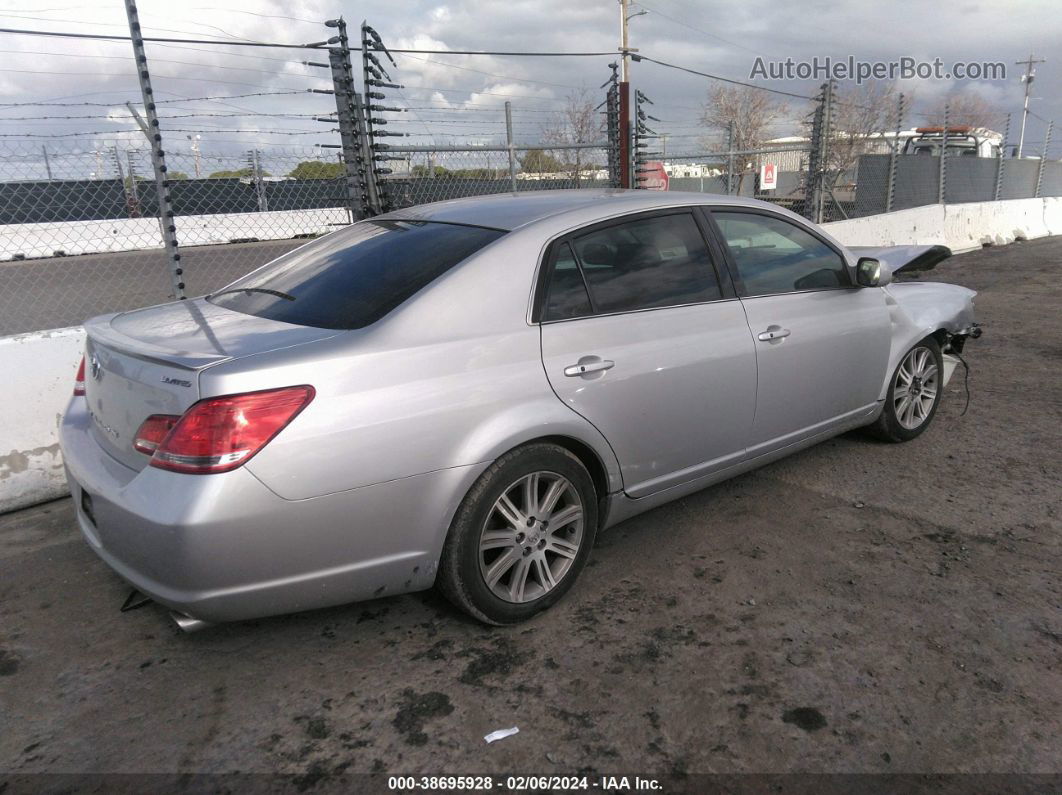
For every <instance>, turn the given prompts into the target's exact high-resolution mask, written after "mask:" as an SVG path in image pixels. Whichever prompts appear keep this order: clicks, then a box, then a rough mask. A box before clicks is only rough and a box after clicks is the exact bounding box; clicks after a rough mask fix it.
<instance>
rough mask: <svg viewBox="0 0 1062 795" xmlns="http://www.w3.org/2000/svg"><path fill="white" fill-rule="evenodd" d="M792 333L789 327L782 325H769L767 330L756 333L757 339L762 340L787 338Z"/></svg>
mask: <svg viewBox="0 0 1062 795" xmlns="http://www.w3.org/2000/svg"><path fill="white" fill-rule="evenodd" d="M792 333H793V332H791V331H790V330H789V329H787V328H782V327H781V326H768V327H767V330H766V331H761V332H760V333H759V334H757V335H756V339H758V340H759V341H760V342H770V341H771V340H780V339H785V338H786V337H788V336H789V335H790V334H792Z"/></svg>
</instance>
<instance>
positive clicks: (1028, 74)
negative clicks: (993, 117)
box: [1014, 53, 1045, 158]
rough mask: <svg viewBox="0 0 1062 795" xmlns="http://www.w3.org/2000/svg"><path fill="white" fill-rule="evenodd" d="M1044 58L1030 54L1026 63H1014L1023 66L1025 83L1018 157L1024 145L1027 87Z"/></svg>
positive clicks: (1027, 112) (1027, 108) (1027, 116)
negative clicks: (1037, 65)
mask: <svg viewBox="0 0 1062 795" xmlns="http://www.w3.org/2000/svg"><path fill="white" fill-rule="evenodd" d="M1044 62H1045V59H1044V58H1037V57H1035V56H1034V55H1033V54H1032V53H1029V59H1028V60H1027V61H1015V62H1014V65H1015V66H1024V67H1025V74H1023V75H1022V76H1021V81H1022V82H1023V83H1025V105H1024V107H1023V109H1022V112H1021V133H1020V134H1019V135H1018V157H1019V158H1020V157H1021V149H1022V146H1024V144H1025V122H1026V120H1027V119H1028V118H1029V86H1031V85H1032V81H1033V78H1034V77H1036V64H1038V63H1044Z"/></svg>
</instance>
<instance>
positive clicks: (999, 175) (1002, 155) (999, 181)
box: [992, 113, 1010, 201]
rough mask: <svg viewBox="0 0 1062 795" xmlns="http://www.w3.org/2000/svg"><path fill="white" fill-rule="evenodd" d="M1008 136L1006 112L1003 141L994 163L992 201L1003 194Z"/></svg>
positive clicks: (1008, 125)
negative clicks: (994, 184)
mask: <svg viewBox="0 0 1062 795" xmlns="http://www.w3.org/2000/svg"><path fill="white" fill-rule="evenodd" d="M1009 138H1010V114H1009V113H1008V114H1007V121H1006V124H1004V125H1003V141H1002V142H1001V143H1000V145H999V160H998V161H997V163H996V190H995V192H994V193H993V194H992V199H993V200H994V201H999V197H1000V196H1001V195H1002V194H1003V168H1004V165H1003V164H1004V163H1005V162H1006V159H1007V140H1008V139H1009Z"/></svg>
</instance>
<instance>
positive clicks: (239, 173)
mask: <svg viewBox="0 0 1062 795" xmlns="http://www.w3.org/2000/svg"><path fill="white" fill-rule="evenodd" d="M253 176H254V169H253V168H251V167H250V166H248V167H247V168H238V169H236V170H222V171H214V172H212V173H210V174H207V179H248V178H249V177H253ZM258 176H259V177H269V176H272V175H271V174H270V173H269V172H268V171H263V170H262V169H258Z"/></svg>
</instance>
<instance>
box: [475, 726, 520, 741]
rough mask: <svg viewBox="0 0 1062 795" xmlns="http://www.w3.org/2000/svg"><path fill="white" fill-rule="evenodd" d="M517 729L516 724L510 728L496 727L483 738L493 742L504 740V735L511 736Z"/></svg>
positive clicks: (518, 729)
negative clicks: (496, 728)
mask: <svg viewBox="0 0 1062 795" xmlns="http://www.w3.org/2000/svg"><path fill="white" fill-rule="evenodd" d="M519 731H520V728H519V727H518V726H513V727H512V728H511V729H498V730H497V731H493V732H491V733H490V734H488V735H487V736H486V737H484V738H483V739H484V740H486V741H487V742H488V743H494V742H497V741H498V740H504V739H505V738H506V737H511V736H512V735H514V734H516V733H517V732H519Z"/></svg>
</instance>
